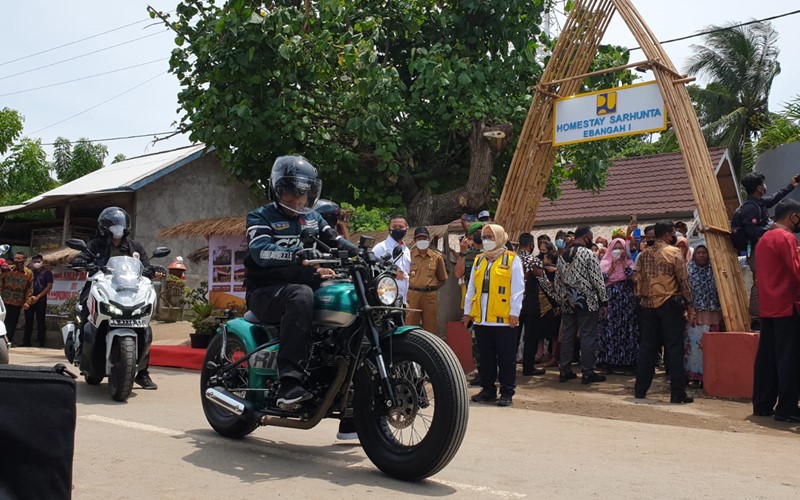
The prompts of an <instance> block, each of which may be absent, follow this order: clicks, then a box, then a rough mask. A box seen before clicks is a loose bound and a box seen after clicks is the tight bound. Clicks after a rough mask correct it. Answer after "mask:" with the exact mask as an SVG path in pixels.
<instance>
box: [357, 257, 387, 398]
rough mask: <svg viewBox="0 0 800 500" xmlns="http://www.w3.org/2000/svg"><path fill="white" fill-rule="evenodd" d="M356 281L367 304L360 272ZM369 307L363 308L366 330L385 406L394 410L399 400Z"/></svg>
mask: <svg viewBox="0 0 800 500" xmlns="http://www.w3.org/2000/svg"><path fill="white" fill-rule="evenodd" d="M353 274H354V277H355V279H354V280H353V283H354V284H355V287H356V293H358V295H359V296H360V297H361V299H362V302H361V303H362V304H367V300H366V298H367V291H366V288H365V287H364V280H363V278H362V276H361V273H360V272H356V273H353ZM367 309H368V306H367V307H362V315H363V316H364V319H365V320H366V321H365V328H366V329H367V330H368V332H367V333H368V336H367V337H368V338H369V343H370V346H371V348H372V351H373V353H374V354H373V357H374V359H375V364H376V365H377V368H378V373H379V374H380V376H381V385H382V386H383V394H384V401H383V404H384V406H385V407H386V408H393V407H395V406H397V400H396V398H395V395H394V386H393V385H392V381H391V380H390V379H389V371H388V370H387V369H386V361H385V360H384V358H383V349H381V338H380V335H378V329H377V328H375V322H374V321H373V318H372V315H371V314H370V313H369V312H367Z"/></svg>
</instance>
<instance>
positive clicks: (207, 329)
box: [185, 281, 218, 349]
mask: <svg viewBox="0 0 800 500" xmlns="http://www.w3.org/2000/svg"><path fill="white" fill-rule="evenodd" d="M185 300H186V303H187V304H189V308H190V309H191V311H192V316H193V318H192V321H191V322H192V327H193V328H194V333H191V334H189V339H190V341H191V345H192V347H195V348H201V349H204V348H206V347H208V343H209V342H210V341H211V337H213V336H214V333H216V331H217V326H218V320H217V319H216V318H215V317H214V315H213V313H214V305H213V304H211V303H210V302H209V301H208V282H207V281H203V282H201V283H200V286H199V287H197V288H192V289H188V288H187V289H186V297H185Z"/></svg>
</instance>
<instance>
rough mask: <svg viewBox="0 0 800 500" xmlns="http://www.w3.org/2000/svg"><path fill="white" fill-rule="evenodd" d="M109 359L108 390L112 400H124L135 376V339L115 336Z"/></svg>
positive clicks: (128, 393)
mask: <svg viewBox="0 0 800 500" xmlns="http://www.w3.org/2000/svg"><path fill="white" fill-rule="evenodd" d="M110 361H111V371H110V373H109V374H108V392H109V394H111V399H113V400H114V401H125V400H127V399H128V396H130V395H131V391H132V390H133V379H134V378H135V377H136V339H135V338H133V337H115V338H114V343H113V344H112V346H111V359H110Z"/></svg>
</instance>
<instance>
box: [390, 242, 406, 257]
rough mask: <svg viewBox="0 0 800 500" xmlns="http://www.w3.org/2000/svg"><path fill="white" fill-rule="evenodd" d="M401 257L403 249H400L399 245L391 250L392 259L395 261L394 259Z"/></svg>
mask: <svg viewBox="0 0 800 500" xmlns="http://www.w3.org/2000/svg"><path fill="white" fill-rule="evenodd" d="M401 255H403V247H401V246H400V245H397V246H396V247H394V249H393V250H392V258H393V259H396V258H398V257H400V256H401Z"/></svg>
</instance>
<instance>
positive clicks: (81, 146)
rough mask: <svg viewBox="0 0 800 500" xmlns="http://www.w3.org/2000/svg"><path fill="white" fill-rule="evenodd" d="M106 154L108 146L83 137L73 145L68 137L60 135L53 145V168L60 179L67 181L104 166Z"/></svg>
mask: <svg viewBox="0 0 800 500" xmlns="http://www.w3.org/2000/svg"><path fill="white" fill-rule="evenodd" d="M106 156H108V148H107V147H106V146H104V145H102V144H93V143H92V142H91V141H89V140H88V139H84V138H81V139H78V142H77V143H75V145H74V146H73V145H72V143H71V142H70V141H69V140H68V139H66V138H64V137H59V138H58V139H56V141H55V145H54V147H53V169H54V170H55V172H56V175H57V176H58V180H59V181H60V182H62V183H67V182H70V181H74V180H75V179H78V178H80V177H83V176H84V175H86V174H90V173H92V172H94V171H95V170H97V169H100V168H103V162H104V161H105V159H106Z"/></svg>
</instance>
